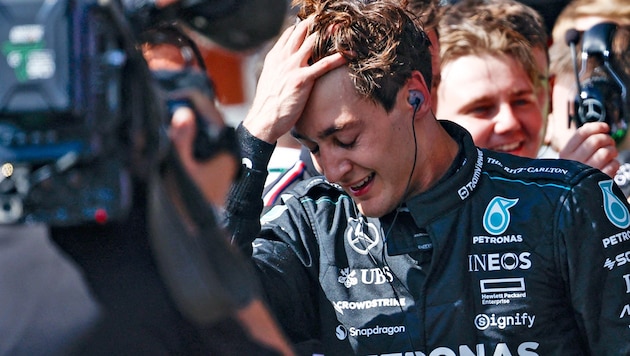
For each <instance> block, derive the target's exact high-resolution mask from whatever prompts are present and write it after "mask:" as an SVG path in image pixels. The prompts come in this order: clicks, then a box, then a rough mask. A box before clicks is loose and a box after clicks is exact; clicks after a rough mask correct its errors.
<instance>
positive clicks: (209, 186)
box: [169, 91, 240, 206]
mask: <svg viewBox="0 0 630 356" xmlns="http://www.w3.org/2000/svg"><path fill="white" fill-rule="evenodd" d="M182 95H185V96H186V97H187V98H188V99H189V100H190V101H191V102H192V103H193V105H194V107H195V110H196V111H197V112H198V113H200V114H201V116H202V118H203V119H205V120H208V124H209V125H213V126H215V127H223V126H224V125H225V124H224V123H223V118H222V115H221V113H220V112H219V111H218V110H217V108H216V106H215V105H214V103H213V102H212V101H211V100H209V99H208V98H206V97H204V96H203V95H202V94H201V93H199V92H196V91H189V92H188V93H182ZM197 129H198V128H197V127H196V123H195V111H193V109H192V108H189V107H180V108H178V109H176V110H175V112H174V113H173V117H172V120H171V125H170V127H169V137H170V139H171V140H172V143H173V146H174V147H175V149H176V151H177V153H178V156H179V159H180V162H181V164H182V165H183V166H184V169H185V170H186V171H187V173H188V174H189V175H190V177H191V179H192V180H193V181H194V183H195V184H196V185H197V187H198V188H199V190H200V191H201V192H202V193H203V195H204V197H205V198H206V199H207V200H208V201H209V202H211V203H212V204H214V205H216V206H223V204H224V202H225V196H226V194H227V192H228V190H229V188H230V185H231V184H232V180H233V179H234V177H235V174H236V172H237V171H238V167H239V165H240V162H238V161H237V160H236V157H234V156H233V155H231V154H229V153H228V152H220V153H218V154H217V155H216V156H214V157H212V158H211V159H210V160H207V161H200V160H198V159H196V158H195V157H194V154H193V147H194V140H195V136H196V133H197Z"/></svg>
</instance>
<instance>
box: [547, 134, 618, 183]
mask: <svg viewBox="0 0 630 356" xmlns="http://www.w3.org/2000/svg"><path fill="white" fill-rule="evenodd" d="M609 132H610V127H609V126H608V124H606V123H603V122H589V123H586V124H584V125H583V126H582V127H580V128H578V129H577V130H576V131H575V132H574V133H573V135H572V136H571V137H570V138H569V140H568V141H567V143H566V145H565V146H564V148H563V149H562V150H561V151H560V152H559V156H560V158H564V159H571V160H575V161H579V162H583V163H586V164H588V165H590V166H592V167H595V168H598V169H600V170H601V171H603V172H604V173H606V174H608V175H609V176H611V177H614V176H615V173H616V172H617V170H618V169H619V166H620V164H619V161H617V159H616V158H617V155H618V151H617V147H616V145H615V140H614V139H613V138H612V137H611V136H610V134H609Z"/></svg>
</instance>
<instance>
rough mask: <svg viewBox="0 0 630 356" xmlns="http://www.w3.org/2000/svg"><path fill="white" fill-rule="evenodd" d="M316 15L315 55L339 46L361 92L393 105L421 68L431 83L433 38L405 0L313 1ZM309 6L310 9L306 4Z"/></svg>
mask: <svg viewBox="0 0 630 356" xmlns="http://www.w3.org/2000/svg"><path fill="white" fill-rule="evenodd" d="M308 3H309V6H310V7H304V8H302V11H301V12H300V16H301V17H304V16H310V15H314V16H315V23H314V25H313V28H312V29H311V30H310V33H316V34H317V41H316V44H315V46H314V47H313V54H312V61H317V60H319V59H321V58H323V57H325V56H328V55H330V54H333V53H336V52H339V53H341V54H342V55H343V56H344V57H345V58H346V60H347V61H348V64H347V65H348V68H349V70H350V76H351V79H352V81H353V83H354V86H355V88H356V90H357V92H358V93H359V94H360V95H362V96H363V97H365V98H368V99H371V100H373V101H374V102H376V103H380V104H381V105H382V106H383V107H384V108H385V110H386V111H388V112H389V111H390V110H391V109H392V108H393V106H394V102H395V100H396V95H397V94H398V91H399V90H400V88H401V87H402V86H403V85H405V83H406V81H407V80H408V79H409V78H410V77H411V72H412V71H414V70H417V71H419V72H420V73H421V74H422V76H423V77H424V80H425V82H426V85H427V87H428V88H430V87H431V53H430V51H429V46H430V42H429V39H428V37H427V35H426V34H425V33H424V31H422V30H421V29H420V28H419V26H418V23H417V22H415V21H414V15H413V14H412V13H410V12H409V11H408V10H407V9H406V2H405V1H385V0H381V1H361V0H330V1H325V0H324V1H319V2H317V1H308ZM305 9H306V10H305Z"/></svg>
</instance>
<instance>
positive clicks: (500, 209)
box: [483, 197, 518, 236]
mask: <svg viewBox="0 0 630 356" xmlns="http://www.w3.org/2000/svg"><path fill="white" fill-rule="evenodd" d="M516 203H518V199H508V198H503V197H494V198H492V200H491V201H490V203H488V206H487V207H486V211H485V212H484V213H483V228H484V229H485V230H486V231H487V232H488V233H489V234H492V235H495V236H496V235H501V234H502V233H504V232H505V230H507V228H508V226H509V225H510V219H511V218H510V210H509V209H510V208H511V207H513V206H514V205H516Z"/></svg>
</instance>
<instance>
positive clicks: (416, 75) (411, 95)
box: [403, 70, 433, 116]
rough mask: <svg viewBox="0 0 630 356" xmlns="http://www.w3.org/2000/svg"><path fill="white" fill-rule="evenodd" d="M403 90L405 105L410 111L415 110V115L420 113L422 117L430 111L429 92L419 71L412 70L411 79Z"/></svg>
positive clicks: (430, 100) (430, 99) (431, 103)
mask: <svg viewBox="0 0 630 356" xmlns="http://www.w3.org/2000/svg"><path fill="white" fill-rule="evenodd" d="M403 88H404V90H405V93H404V96H405V98H406V99H407V104H408V105H409V106H410V107H411V109H412V110H416V113H421V114H422V115H424V114H425V113H427V112H430V111H431V109H432V107H433V102H432V98H431V92H430V90H429V88H428V87H427V83H426V82H425V80H424V78H423V77H422V74H421V73H420V72H419V71H417V70H414V71H413V72H411V77H409V79H408V80H407V83H406V84H405V86H404V87H403ZM416 106H417V108H416ZM422 115H421V116H422Z"/></svg>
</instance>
